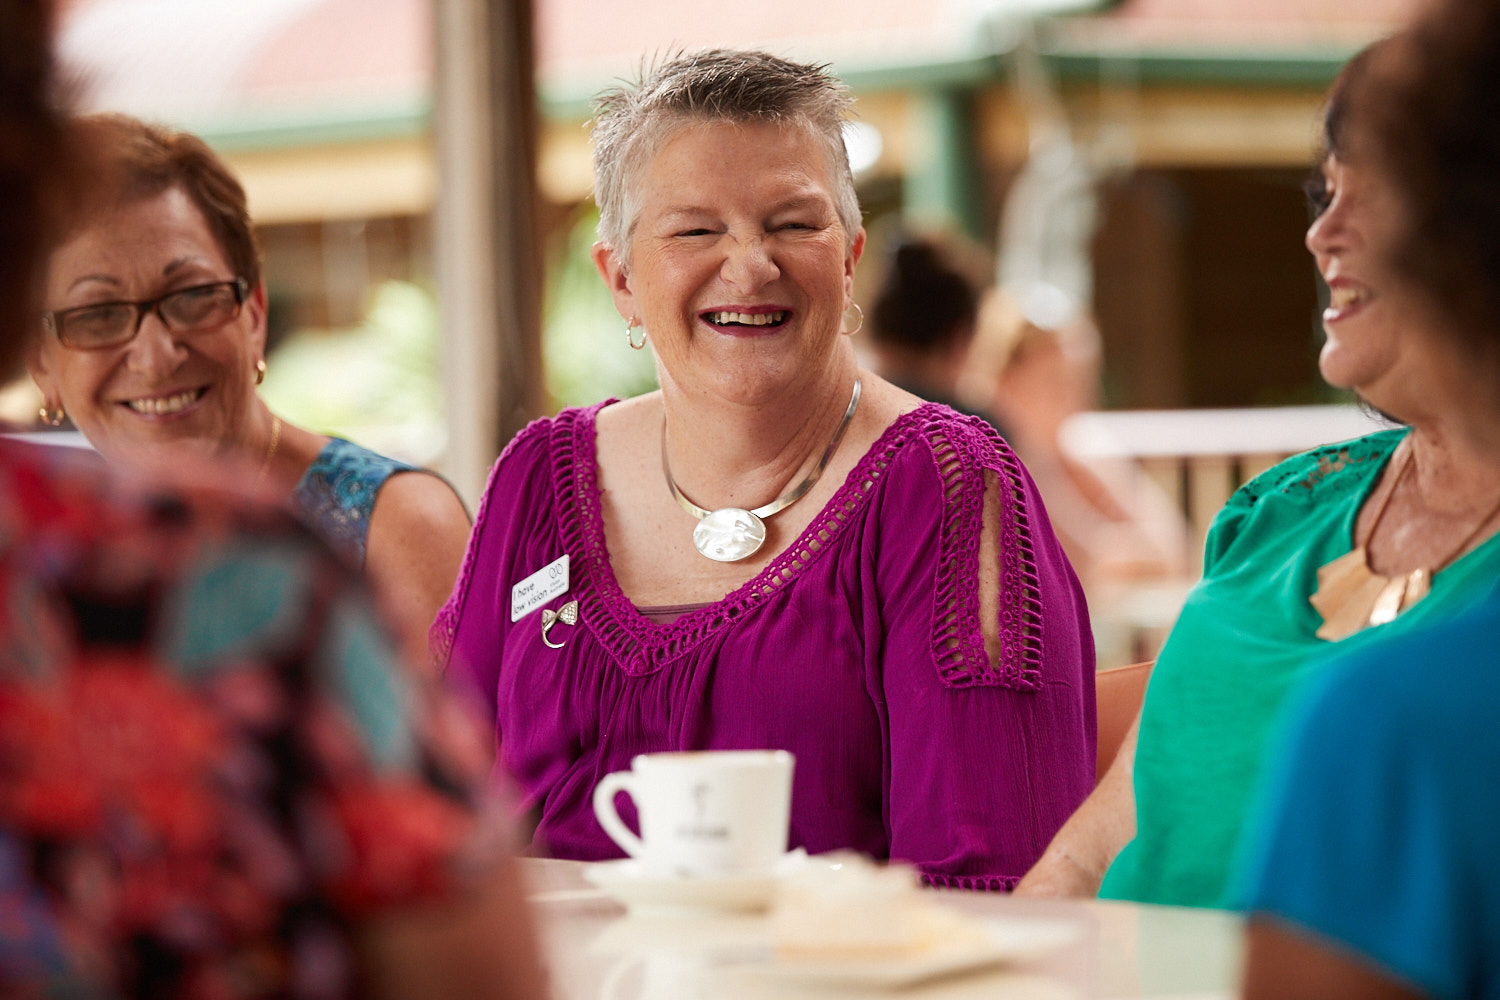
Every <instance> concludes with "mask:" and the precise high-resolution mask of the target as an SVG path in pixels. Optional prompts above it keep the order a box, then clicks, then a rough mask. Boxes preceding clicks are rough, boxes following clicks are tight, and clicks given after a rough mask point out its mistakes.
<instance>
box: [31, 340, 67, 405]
mask: <svg viewBox="0 0 1500 1000" xmlns="http://www.w3.org/2000/svg"><path fill="white" fill-rule="evenodd" d="M26 373H27V374H28V375H30V376H31V381H33V382H35V383H36V387H37V388H38V389H40V390H42V395H43V396H44V397H46V400H47V404H48V405H49V406H51V405H52V404H54V403H56V402H57V401H58V400H59V399H60V395H59V393H58V391H57V376H56V374H55V369H54V366H53V360H52V358H51V357H50V354H49V350H48V345H47V343H46V342H45V341H44V340H43V339H42V338H41V337H38V338H36V339H35V340H34V341H33V342H32V343H31V344H30V346H28V347H27V348H26Z"/></svg>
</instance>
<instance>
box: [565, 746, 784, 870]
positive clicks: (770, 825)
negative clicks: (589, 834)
mask: <svg viewBox="0 0 1500 1000" xmlns="http://www.w3.org/2000/svg"><path fill="white" fill-rule="evenodd" d="M622 791H623V792H627V793H629V795H630V797H631V798H632V799H634V800H635V807H636V812H637V814H638V815H639V816H640V826H641V835H640V836H639V837H637V836H636V835H635V834H634V833H632V832H631V831H630V828H629V827H627V826H626V825H625V823H624V822H623V821H622V820H621V819H620V814H619V813H618V812H616V811H615V795H616V794H617V793H618V792H622ZM791 806H792V755H791V754H789V753H787V752H786V751H785V750H701V751H687V752H676V753H648V754H641V755H640V756H638V757H636V758H635V759H634V760H632V761H631V769H630V770H629V771H616V772H614V773H613V774H606V775H605V776H604V778H603V780H601V781H600V782H599V784H598V786H597V787H596V788H595V789H594V814H595V815H596V816H598V817H599V823H600V825H602V826H603V827H604V832H605V833H607V834H609V836H610V839H611V840H613V841H614V842H615V843H616V844H619V845H620V847H621V848H623V849H624V851H625V853H626V854H629V855H630V856H631V857H633V858H636V859H637V860H639V861H640V862H642V864H643V865H644V866H645V868H646V870H647V871H649V872H650V873H652V874H654V875H695V876H734V875H761V874H766V873H769V872H770V871H771V869H772V868H773V867H775V865H776V862H777V861H778V860H780V859H781V857H782V856H783V855H784V854H785V853H786V846H787V831H788V829H789V826H790V819H791Z"/></svg>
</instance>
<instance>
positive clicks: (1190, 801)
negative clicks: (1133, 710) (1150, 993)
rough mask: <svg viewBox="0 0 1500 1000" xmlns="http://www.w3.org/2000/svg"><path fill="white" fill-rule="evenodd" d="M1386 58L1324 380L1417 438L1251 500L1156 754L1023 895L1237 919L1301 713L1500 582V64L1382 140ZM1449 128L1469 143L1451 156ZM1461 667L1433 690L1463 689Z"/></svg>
mask: <svg viewBox="0 0 1500 1000" xmlns="http://www.w3.org/2000/svg"><path fill="white" fill-rule="evenodd" d="M1456 6H1458V5H1455V7H1456ZM1464 23H1468V19H1467V18H1466V19H1465V20H1464ZM1383 44H1390V43H1377V45H1376V46H1375V47H1372V48H1371V49H1367V50H1365V52H1364V53H1363V54H1361V55H1360V56H1357V57H1356V58H1355V59H1353V60H1352V61H1351V62H1350V64H1349V65H1348V66H1346V67H1345V69H1344V71H1343V73H1342V74H1341V75H1340V77H1339V79H1338V81H1337V82H1336V83H1335V84H1334V87H1333V90H1332V93H1331V96H1330V100H1329V104H1328V108H1327V112H1326V114H1325V119H1324V142H1325V148H1326V155H1325V156H1324V158H1323V159H1322V162H1321V166H1320V169H1319V172H1318V173H1317V175H1316V181H1315V184H1314V185H1313V187H1312V190H1311V191H1310V193H1311V195H1312V200H1313V207H1314V211H1315V218H1314V220H1313V222H1312V224H1311V225H1310V226H1309V228H1308V230H1307V237H1306V243H1307V248H1308V250H1309V251H1310V252H1311V253H1312V256H1313V259H1314V261H1315V263H1316V266H1317V268H1318V271H1319V273H1320V274H1321V275H1322V277H1323V279H1324V281H1325V282H1326V283H1327V285H1328V287H1329V290H1330V293H1331V294H1330V301H1329V305H1328V307H1327V309H1326V310H1325V311H1324V312H1323V329H1324V332H1325V334H1326V340H1325V342H1324V345H1323V348H1322V351H1321V353H1320V355H1319V359H1318V364H1319V369H1320V371H1321V372H1322V375H1323V377H1324V379H1325V380H1326V381H1327V382H1328V383H1329V384H1331V385H1334V386H1337V387H1339V388H1345V389H1349V390H1352V391H1353V392H1355V393H1357V394H1358V395H1359V396H1360V398H1362V399H1363V400H1364V401H1365V402H1366V403H1367V404H1368V405H1370V406H1372V407H1374V408H1375V409H1376V410H1378V411H1380V412H1382V413H1385V414H1389V415H1391V416H1392V417H1393V418H1395V419H1396V420H1399V421H1401V422H1403V423H1404V424H1405V425H1406V426H1404V427H1400V428H1396V429H1392V430H1385V431H1380V432H1377V433H1374V434H1370V435H1367V436H1365V437H1362V438H1357V439H1355V440H1352V441H1348V442H1344V443H1342V444H1334V445H1328V446H1326V447H1323V448H1319V449H1316V450H1314V451H1311V452H1308V453H1306V454H1303V455H1299V456H1295V457H1293V458H1291V459H1288V460H1287V461H1285V462H1283V463H1281V464H1280V465H1278V466H1276V467H1274V468H1272V469H1270V470H1268V471H1267V472H1265V473H1263V474H1262V475H1260V476H1257V477H1256V478H1255V479H1253V480H1251V481H1250V482H1249V483H1247V484H1246V485H1245V486H1243V487H1242V488H1241V489H1240V490H1239V491H1238V492H1236V493H1235V494H1234V496H1233V497H1231V498H1230V500H1229V502H1228V504H1226V505H1225V507H1224V509H1223V510H1222V511H1221V512H1220V514H1219V516H1218V518H1217V519H1216V520H1215V522H1214V524H1213V526H1212V528H1211V529H1210V532H1209V536H1208V540H1207V545H1206V553H1205V556H1204V573H1203V579H1202V581H1201V582H1200V583H1199V584H1198V585H1197V586H1196V587H1195V588H1194V589H1193V591H1192V592H1191V593H1190V594H1189V595H1188V599H1187V602H1186V604H1185V605H1184V607H1183V610H1182V614H1181V616H1180V617H1179V618H1178V621H1177V624H1176V625H1175V626H1174V627H1173V629H1172V632H1171V635H1170V636H1169V637H1168V639H1167V642H1166V645H1165V647H1164V648H1163V649H1162V651H1161V655H1160V657H1159V658H1158V660H1157V663H1156V667H1155V669H1154V671H1153V672H1152V675H1151V681H1150V685H1149V687H1148V688H1147V691H1146V699H1145V704H1144V706H1143V708H1142V712H1141V715H1140V718H1139V719H1138V722H1137V737H1136V739H1135V741H1134V747H1133V751H1134V752H1133V754H1132V752H1131V751H1132V747H1131V745H1130V741H1129V740H1127V745H1126V747H1125V748H1123V749H1122V751H1121V753H1120V757H1119V760H1118V762H1117V763H1116V764H1115V766H1113V767H1112V768H1111V769H1110V771H1109V772H1108V773H1107V774H1106V775H1105V777H1104V780H1103V781H1102V782H1101V783H1100V786H1099V788H1098V789H1097V790H1096V791H1095V792H1094V793H1093V795H1091V796H1090V799H1089V801H1088V802H1087V803H1085V805H1084V807H1083V808H1082V809H1080V810H1079V812H1078V814H1077V815H1075V816H1074V817H1073V818H1072V819H1071V820H1069V822H1068V825H1067V826H1065V827H1064V828H1063V830H1062V832H1061V833H1060V834H1059V835H1058V836H1057V838H1056V839H1054V841H1053V843H1052V845H1051V846H1049V848H1048V851H1047V855H1046V857H1044V858H1043V860H1042V862H1041V863H1040V864H1039V865H1038V866H1037V867H1036V868H1035V869H1034V870H1033V871H1032V872H1031V873H1029V874H1028V875H1027V877H1026V879H1025V880H1024V881H1023V882H1022V883H1021V886H1020V890H1021V891H1023V892H1027V893H1038V894H1058V893H1066V894H1074V895H1079V894H1093V893H1094V891H1095V890H1098V891H1099V894H1100V895H1101V896H1106V897H1113V898H1123V899H1133V900H1139V901H1146V902H1155V903H1176V904H1186V905H1198V906H1225V905H1228V904H1229V903H1230V900H1229V899H1228V898H1227V895H1228V888H1229V886H1228V881H1229V875H1230V871H1231V866H1232V864H1233V859H1234V856H1235V854H1236V851H1237V850H1238V849H1239V846H1240V844H1241V841H1242V839H1243V833H1244V830H1245V826H1246V822H1247V819H1248V818H1249V816H1250V807H1251V796H1252V790H1253V787H1254V784H1255V782H1256V780H1257V777H1258V775H1259V774H1260V772H1261V770H1262V768H1263V766H1264V763H1265V758H1266V753H1267V749H1268V739H1269V734H1270V729H1271V725H1272V721H1273V719H1274V717H1275V716H1276V714H1277V712H1278V710H1279V709H1280V708H1281V707H1282V705H1283V704H1284V703H1285V702H1286V700H1287V698H1288V696H1289V695H1292V694H1293V693H1295V692H1297V691H1298V690H1299V689H1301V688H1302V687H1303V686H1304V685H1306V683H1307V682H1308V681H1309V680H1310V679H1311V678H1313V677H1316V676H1317V675H1318V674H1319V673H1321V672H1322V671H1323V670H1324V669H1326V664H1327V661H1328V657H1329V654H1330V653H1331V652H1332V651H1333V650H1338V651H1339V652H1340V653H1343V654H1346V655H1349V656H1370V657H1384V656H1386V655H1389V654H1387V653H1386V652H1385V650H1386V649H1387V648H1390V649H1395V648H1406V647H1405V646H1402V647H1394V646H1388V644H1390V643H1393V642H1395V641H1397V640H1399V639H1401V638H1402V637H1404V636H1407V635H1412V634H1415V633H1418V632H1420V631H1422V630H1424V629H1426V628H1428V627H1430V626H1434V625H1437V624H1439V623H1442V622H1448V621H1452V620H1454V619H1455V618H1457V617H1458V616H1460V615H1462V614H1464V613H1465V612H1467V611H1469V610H1470V609H1472V608H1473V607H1474V606H1475V605H1477V604H1478V603H1480V602H1482V601H1483V600H1484V599H1485V598H1486V595H1487V594H1488V593H1489V592H1490V591H1491V590H1492V589H1493V587H1494V584H1495V580H1496V579H1497V578H1500V536H1497V529H1500V447H1497V445H1500V349H1497V346H1496V342H1495V331H1496V329H1497V326H1496V324H1495V320H1496V318H1497V316H1500V309H1497V308H1495V305H1494V302H1495V296H1496V294H1497V291H1496V290H1497V287H1500V286H1497V285H1496V283H1495V281H1494V275H1495V274H1496V267H1497V257H1496V255H1495V252H1494V247H1495V240H1496V239H1497V234H1500V227H1497V226H1496V225H1495V219H1494V215H1493V212H1492V207H1493V203H1494V202H1493V199H1494V197H1495V186H1494V177H1495V174H1494V170H1495V161H1494V159H1493V157H1492V156H1491V153H1492V151H1493V148H1494V130H1493V127H1492V125H1491V122H1492V121H1493V118H1492V117H1490V116H1489V111H1484V112H1482V113H1480V112H1475V111H1473V110H1472V109H1474V108H1479V109H1491V110H1492V109H1493V100H1494V96H1495V93H1496V92H1495V89H1494V79H1493V75H1492V74H1493V66H1494V65H1495V63H1494V61H1493V58H1491V60H1490V61H1489V62H1487V63H1486V62H1482V61H1476V64H1475V66H1474V67H1471V68H1470V69H1469V70H1468V73H1469V76H1468V77H1463V76H1461V75H1458V74H1455V75H1454V77H1453V78H1452V81H1459V80H1463V81H1464V85H1463V86H1456V84H1455V83H1454V82H1452V81H1450V82H1449V83H1443V84H1441V85H1440V84H1438V83H1436V82H1435V83H1434V85H1433V86H1432V87H1431V88H1430V92H1429V93H1428V97H1427V99H1424V100H1423V101H1421V102H1417V101H1413V100H1407V101H1393V102H1390V104H1389V106H1382V107H1381V110H1380V115H1379V117H1377V118H1376V119H1374V120H1376V121H1379V122H1381V123H1382V127H1381V128H1380V129H1374V128H1371V129H1367V130H1366V129H1362V128H1353V127H1351V124H1350V123H1351V121H1368V120H1370V118H1369V116H1371V115H1372V114H1374V113H1375V112H1374V108H1375V106H1376V105H1383V104H1384V99H1383V98H1372V97H1370V96H1369V87H1368V85H1367V84H1366V83H1365V82H1364V77H1365V74H1367V73H1369V72H1370V68H1371V65H1372V62H1373V61H1374V60H1375V59H1376V58H1377V57H1379V54H1380V53H1381V52H1382V45H1383ZM1437 70H1438V67H1437V66H1436V65H1434V72H1436V71H1437ZM1486 74H1489V75H1486ZM1439 78H1440V79H1446V78H1442V77H1439ZM1474 80H1482V81H1483V83H1482V84H1473V81H1474ZM1449 91H1452V92H1453V93H1451V94H1450V93H1449ZM1448 97H1452V98H1453V99H1454V105H1453V108H1447V107H1446V106H1445V105H1443V104H1442V100H1443V99H1444V98H1448ZM1486 102H1488V103H1486ZM1413 109H1419V110H1416V111H1413ZM1455 109H1456V110H1455ZM1439 111H1441V112H1442V114H1441V116H1440V117H1439ZM1418 117H1421V118H1423V119H1426V118H1428V117H1431V118H1432V120H1431V121H1419V120H1418ZM1439 128H1447V129H1450V130H1451V134H1449V135H1448V136H1447V137H1446V138H1445V139H1444V140H1442V141H1441V142H1438V141H1435V140H1434V139H1433V138H1432V137H1431V136H1432V134H1433V133H1432V132H1431V131H1429V130H1437V129H1439ZM1368 134H1374V135H1378V136H1380V141H1379V142H1378V143H1374V142H1372V141H1371V140H1369V139H1368V138H1366V136H1367V135H1368ZM1377 151H1379V153H1377ZM1379 154H1384V158H1382V156H1381V155H1379ZM1412 164H1419V165H1420V169H1417V168H1415V167H1412V166H1411V165H1412ZM1396 179H1399V181H1400V183H1399V184H1398V183H1396V182H1395V180H1396ZM1395 247H1399V252H1393V248H1395ZM1403 641H1404V640H1403ZM1412 666H1413V669H1418V668H1417V666H1416V665H1415V664H1413V665H1412ZM1442 669H1443V672H1444V676H1443V677H1441V678H1438V677H1434V678H1432V679H1430V680H1429V683H1435V684H1447V683H1451V681H1450V679H1449V678H1448V677H1447V676H1446V671H1447V670H1448V666H1447V664H1446V663H1444V664H1443V668H1442ZM1304 763H1305V762H1299V766H1302V764H1304ZM1132 779H1133V780H1132ZM1335 822H1339V823H1354V822H1362V820H1361V819H1360V818H1359V817H1358V816H1353V817H1351V816H1350V815H1348V814H1341V816H1340V818H1339V819H1337V820H1336V821H1335ZM1122 848H1123V850H1122ZM1117 855H1118V856H1117ZM1111 862H1113V863H1112V864H1111ZM1401 863H1402V862H1395V861H1393V864H1395V865H1396V866H1397V867H1399V865H1400V864H1401ZM1106 870H1107V871H1108V874H1107V875H1106V874H1105V873H1106ZM1369 874H1370V875H1372V876H1376V875H1377V874H1378V876H1379V877H1381V878H1384V877H1388V876H1393V875H1394V874H1395V873H1394V872H1392V871H1390V870H1382V871H1381V872H1379V873H1376V872H1373V871H1372V872H1370V873H1369ZM1101 880H1102V883H1103V884H1102V886H1101V884H1100V883H1101Z"/></svg>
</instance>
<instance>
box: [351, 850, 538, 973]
mask: <svg viewBox="0 0 1500 1000" xmlns="http://www.w3.org/2000/svg"><path fill="white" fill-rule="evenodd" d="M360 959H361V971H362V973H363V974H364V976H365V979H366V982H367V983H368V985H369V986H370V987H371V990H372V992H371V996H374V997H376V998H377V1000H408V998H410V1000H419V998H423V997H445V998H452V1000H464V998H468V997H472V998H474V1000H545V998H546V997H547V996H548V992H547V987H546V977H545V976H544V975H543V972H542V968H541V965H540V964H539V963H538V961H537V942H536V934H535V933H534V932H533V929H532V926H531V918H530V916H529V914H528V911H527V909H526V902H525V900H524V899H523V898H522V893H521V884H520V878H519V873H518V872H516V870H515V865H514V864H512V863H511V862H510V861H509V860H508V859H507V860H505V861H504V862H502V863H500V864H497V865H496V866H495V867H494V869H493V870H492V871H491V873H490V874H489V876H488V877H487V878H486V879H485V880H484V881H483V882H481V883H479V884H478V885H475V886H473V887H471V888H470V890H469V891H468V892H466V893H464V894H463V895H462V897H460V898H458V899H454V900H450V901H447V902H444V903H439V904H434V905H431V906H428V907H425V908H412V909H410V910H407V911H403V912H399V913H390V914H386V915H382V916H379V917H376V918H374V919H373V920H371V921H370V922H369V923H368V924H367V926H366V927H365V928H364V929H363V931H362V933H361V940H360Z"/></svg>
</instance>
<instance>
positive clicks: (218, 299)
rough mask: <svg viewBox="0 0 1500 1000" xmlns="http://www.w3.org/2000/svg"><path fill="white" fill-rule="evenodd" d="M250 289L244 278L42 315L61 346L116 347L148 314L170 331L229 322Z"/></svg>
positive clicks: (137, 330)
mask: <svg viewBox="0 0 1500 1000" xmlns="http://www.w3.org/2000/svg"><path fill="white" fill-rule="evenodd" d="M249 292H250V284H249V282H247V281H246V280H245V279H244V278H235V279H234V280H233V281H214V282H210V283H209V284H206V285H193V286H192V287H191V288H179V289H177V290H176V291H172V292H168V293H167V294H165V295H158V296H157V297H156V298H154V299H142V300H141V301H139V302H96V303H94V304H93V305H88V306H79V307H78V308H76V309H59V310H57V311H56V312H49V313H44V314H43V315H42V323H43V324H44V325H45V326H46V327H47V329H48V330H51V331H52V333H53V335H55V336H56V337H57V339H58V340H60V341H61V342H62V344H63V346H64V347H72V348H76V349H78V350H81V351H91V350H97V349H99V348H102V347H117V346H119V345H120V344H125V343H128V342H130V341H131V340H134V339H135V335H136V334H137V333H140V331H141V323H142V322H143V321H144V320H145V318H146V316H147V314H148V313H156V317H157V318H158V319H160V320H161V321H162V323H163V325H165V326H166V328H167V329H168V330H170V331H172V332H173V333H193V332H195V331H197V330H207V329H209V328H210V327H215V326H220V325H222V324H224V323H228V322H229V321H230V320H232V319H234V318H235V317H236V316H238V315H239V314H240V306H242V305H244V303H245V296H246V295H247V294H249Z"/></svg>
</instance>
